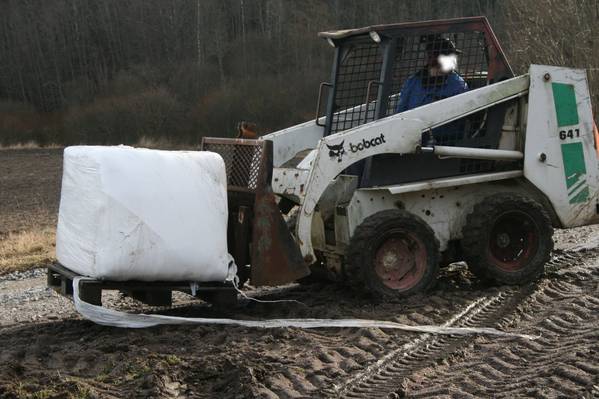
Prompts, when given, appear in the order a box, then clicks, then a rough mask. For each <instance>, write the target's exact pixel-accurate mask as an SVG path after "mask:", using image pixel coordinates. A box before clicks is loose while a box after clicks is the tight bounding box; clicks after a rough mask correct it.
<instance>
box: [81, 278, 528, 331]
mask: <svg viewBox="0 0 599 399" xmlns="http://www.w3.org/2000/svg"><path fill="white" fill-rule="evenodd" d="M82 279H86V278H85V277H75V278H74V279H73V299H74V302H75V309H77V311H78V312H79V314H81V316H83V317H84V318H86V319H88V320H91V321H93V322H94V323H97V324H101V325H104V326H111V327H124V328H146V327H152V326H157V325H164V324H219V325H231V326H240V327H252V328H281V327H296V328H331V327H333V328H347V327H358V328H385V329H394V330H404V331H412V332H420V333H431V334H446V335H447V334H455V335H468V334H486V335H495V336H503V337H514V338H524V339H530V340H533V339H536V338H537V337H535V336H532V335H527V334H518V333H509V332H505V331H500V330H497V329H495V328H475V327H445V326H409V325H406V324H401V323H395V322H392V321H383V320H365V319H270V320H236V319H213V318H203V317H176V316H165V315H158V314H132V313H125V312H120V311H118V310H113V309H107V308H104V307H102V306H96V305H92V304H90V303H87V302H84V301H82V300H81V298H80V297H79V281H80V280H82Z"/></svg>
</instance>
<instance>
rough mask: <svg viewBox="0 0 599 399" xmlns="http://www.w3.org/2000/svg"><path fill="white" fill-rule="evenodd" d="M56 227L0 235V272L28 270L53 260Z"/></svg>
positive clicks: (54, 255) (54, 256)
mask: <svg viewBox="0 0 599 399" xmlns="http://www.w3.org/2000/svg"><path fill="white" fill-rule="evenodd" d="M55 241H56V233H55V229H54V228H51V227H44V228H37V229H31V230H26V231H20V232H15V233H8V234H6V235H4V236H0V274H6V273H10V272H13V271H17V270H27V269H31V268H34V267H40V266H43V265H46V264H48V263H50V262H53V261H54V259H55V258H56V254H55Z"/></svg>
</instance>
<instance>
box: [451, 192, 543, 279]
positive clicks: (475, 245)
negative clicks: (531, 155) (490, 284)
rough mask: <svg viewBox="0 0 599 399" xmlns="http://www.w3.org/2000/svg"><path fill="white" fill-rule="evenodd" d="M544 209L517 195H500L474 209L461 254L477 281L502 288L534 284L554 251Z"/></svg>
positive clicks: (534, 202)
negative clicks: (496, 284)
mask: <svg viewBox="0 0 599 399" xmlns="http://www.w3.org/2000/svg"><path fill="white" fill-rule="evenodd" d="M552 236H553V228H552V227H551V220H550V219H549V216H548V215H547V212H545V210H544V208H543V207H542V206H541V205H540V204H539V203H538V202H536V201H534V200H532V199H530V198H527V197H525V196H523V195H520V194H511V193H510V194H499V195H495V196H493V197H488V198H486V199H484V200H483V201H482V202H480V203H479V204H477V205H475V206H474V210H473V211H472V213H471V214H470V215H468V217H467V220H466V225H465V226H464V228H463V230H462V237H463V238H462V250H463V253H464V258H465V260H466V263H468V267H469V268H470V270H471V271H472V273H474V274H475V275H477V276H478V277H480V278H482V279H491V280H494V281H497V282H499V283H504V284H522V283H527V282H530V281H534V280H536V279H537V278H538V277H540V276H541V274H542V273H543V271H544V268H545V264H546V263H547V261H549V258H550V256H551V250H552V249H553V239H552Z"/></svg>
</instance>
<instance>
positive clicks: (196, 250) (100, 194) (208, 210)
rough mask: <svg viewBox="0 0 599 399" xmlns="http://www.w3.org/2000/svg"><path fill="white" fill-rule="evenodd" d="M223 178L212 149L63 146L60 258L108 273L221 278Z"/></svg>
mask: <svg viewBox="0 0 599 399" xmlns="http://www.w3.org/2000/svg"><path fill="white" fill-rule="evenodd" d="M226 182H227V179H226V172H225V165H224V162H223V160H222V158H221V157H220V156H219V155H218V154H215V153H211V152H204V151H202V152H199V151H158V150H148V149H136V148H131V147H125V146H118V147H99V146H75V147H68V148H66V149H65V151H64V169H63V177H62V192H61V199H60V211H59V217H58V229H57V236H56V255H57V258H58V261H59V262H60V263H61V264H62V265H64V266H65V267H66V268H68V269H70V270H73V271H74V272H77V273H79V274H82V275H85V276H91V277H95V278H99V279H106V280H117V281H124V280H143V281H224V280H225V278H226V276H227V272H228V264H229V259H230V257H229V255H228V252H227V191H226V190H227V187H226V184H227V183H226Z"/></svg>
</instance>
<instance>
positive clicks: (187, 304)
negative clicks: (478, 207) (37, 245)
mask: <svg viewBox="0 0 599 399" xmlns="http://www.w3.org/2000/svg"><path fill="white" fill-rule="evenodd" d="M0 156H2V155H0ZM8 158H9V159H11V157H8ZM46 162H49V161H48V160H46ZM19 170H20V169H19ZM47 170H51V168H50V167H48V169H47ZM52 170H54V173H55V174H57V170H58V169H56V168H55V169H52ZM35 178H36V179H43V178H44V177H38V176H37V175H36V177H35ZM3 179H7V181H12V180H13V179H8V178H6V177H5V176H4V175H3ZM45 179H47V180H46V181H56V179H57V177H56V176H53V177H50V176H46V177H45ZM3 182H4V180H3ZM14 186H15V187H19V185H16V184H15V185H14ZM3 187H4V186H3ZM26 190H27V188H25V187H24V188H22V189H21V192H27V191H26ZM55 194H56V193H53V194H51V196H54V195H55ZM1 195H2V196H3V198H5V197H6V198H17V197H16V196H14V195H13V196H12V197H11V195H10V194H7V193H5V192H2V194H1ZM28 195H29V194H28ZM40 198H41V197H40ZM53 198H54V197H53ZM41 201H42V202H41V203H44V204H50V203H51V201H50V200H47V201H46V200H41ZM44 201H46V202H44ZM13 203H21V201H20V200H18V199H17V200H15V201H14V202H13ZM3 209H4V208H3ZM33 209H35V206H34V207H33ZM19 212H21V211H20V210H19ZM48 220H49V219H48ZM15 226H16V224H15ZM15 228H17V227H11V229H15ZM555 238H556V242H557V246H556V251H555V253H554V256H553V259H552V261H551V262H550V263H549V264H548V265H547V267H546V274H545V277H544V278H543V279H541V280H540V281H538V282H537V283H533V284H528V285H525V286H522V287H505V286H501V287H490V286H486V285H484V284H483V283H482V282H480V281H478V280H476V279H474V278H473V277H472V276H471V275H470V274H469V273H468V271H467V270H466V268H465V267H464V265H461V264H457V265H452V266H451V267H450V268H449V269H446V270H443V271H442V273H441V275H440V276H439V279H438V282H437V286H436V288H435V289H434V290H433V291H432V292H431V293H430V295H428V296H426V297H414V298H410V299H409V300H406V301H403V302H401V303H386V304H374V303H372V301H371V300H370V299H369V298H368V297H365V296H361V295H356V294H355V293H353V292H350V291H348V290H347V289H346V288H344V287H341V286H336V285H328V284H324V285H309V286H299V285H290V286H286V287H282V288H277V289H270V290H257V291H254V292H252V295H255V296H257V297H259V298H261V299H296V300H299V301H301V302H303V303H304V304H305V305H301V304H294V303H276V304H275V303H268V304H262V303H256V302H250V301H247V300H242V301H240V303H239V305H238V306H237V307H235V308H233V309H230V310H229V311H228V312H218V313H217V312H216V311H215V310H214V309H213V308H211V307H210V306H209V305H207V304H204V303H202V302H200V301H194V300H192V299H191V298H190V297H189V296H187V295H183V294H180V295H177V296H176V298H175V307H174V308H173V309H170V310H164V309H157V308H149V307H146V306H143V305H141V304H139V303H137V302H135V301H133V300H131V299H129V298H124V297H121V296H120V295H119V294H117V293H109V294H108V295H107V296H106V298H104V299H105V302H106V304H107V305H108V306H110V307H112V308H116V309H121V310H127V311H136V312H141V311H143V312H146V313H148V312H160V313H165V314H171V315H184V316H195V317H215V316H220V317H237V318H246V319H247V318H252V319H253V318H256V319H257V318H277V317H319V318H320V317H331V318H345V317H356V318H369V319H382V320H393V321H397V322H401V323H406V324H413V325H422V324H436V325H447V326H466V327H467V326H472V327H476V326H484V327H497V328H499V329H501V330H505V331H511V332H518V333H524V334H531V335H535V336H539V338H537V339H536V340H532V341H531V340H525V339H517V338H505V337H500V338H498V337H491V336H481V335H474V336H465V337H464V336H437V335H427V334H415V333H406V332H401V331H391V330H381V329H357V328H351V329H316V330H301V329H296V328H285V329H272V330H260V329H249V328H240V327H222V326H194V327H190V326H164V327H156V328H149V329H142V330H125V329H116V328H109V327H102V326H98V325H95V324H93V323H91V322H89V321H85V320H82V319H81V318H80V317H79V316H78V315H77V313H76V312H75V311H74V309H73V305H72V304H71V302H70V301H69V300H67V299H65V298H63V297H60V296H59V295H57V294H55V293H54V292H52V291H49V290H47V289H45V277H44V274H43V270H39V271H34V272H26V273H13V274H11V275H5V276H0V303H1V306H0V348H1V351H0V364H1V365H2V367H0V398H14V397H32V398H69V397H71V398H122V397H140V398H141V397H156V398H158V397H160V398H214V397H219V398H220V397H224V398H252V397H260V398H313V397H316V398H318V397H324V398H330V397H348V398H378V397H381V398H396V397H460V398H461V397H502V398H513V397H523V396H527V397H539V398H545V397H546V398H556V397H568V398H569V397H589V398H590V397H599V250H597V249H595V248H596V247H597V244H598V243H599V227H585V228H580V229H574V230H563V231H558V232H557V233H556V237H555Z"/></svg>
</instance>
